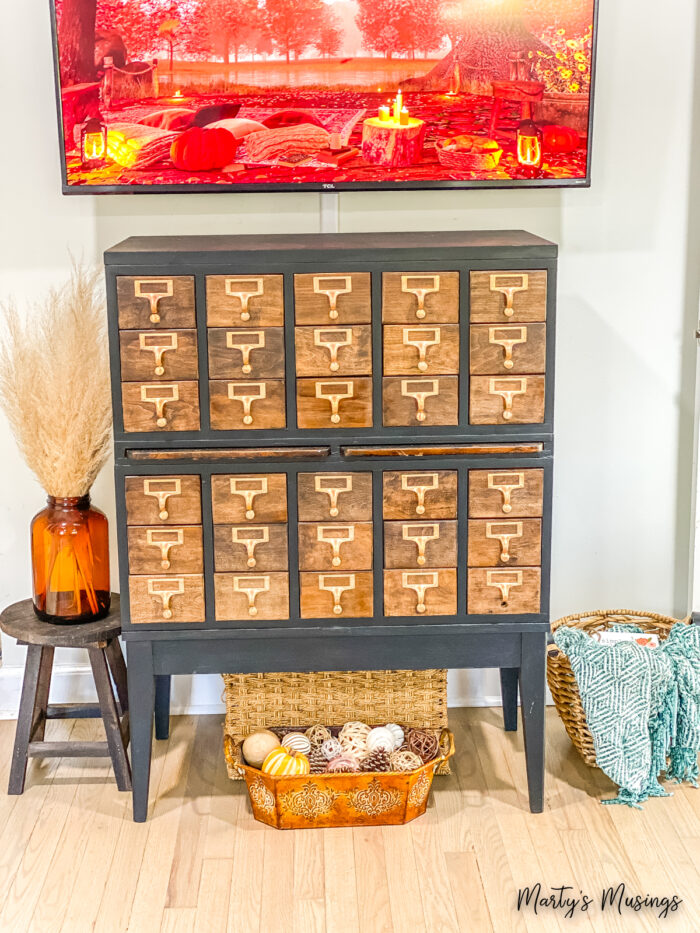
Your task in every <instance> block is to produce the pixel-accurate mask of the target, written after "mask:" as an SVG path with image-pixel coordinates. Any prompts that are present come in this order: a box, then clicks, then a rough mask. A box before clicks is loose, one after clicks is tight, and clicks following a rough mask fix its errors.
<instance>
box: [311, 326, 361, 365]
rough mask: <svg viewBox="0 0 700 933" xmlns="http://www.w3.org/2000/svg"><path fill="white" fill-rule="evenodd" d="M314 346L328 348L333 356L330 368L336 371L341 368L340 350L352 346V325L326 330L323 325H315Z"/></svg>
mask: <svg viewBox="0 0 700 933" xmlns="http://www.w3.org/2000/svg"><path fill="white" fill-rule="evenodd" d="M314 346H315V347H321V348H322V349H324V350H328V352H329V353H330V357H331V359H330V363H329V364H328V368H329V369H330V370H331V372H334V373H335V372H337V371H338V370H339V369H340V363H339V362H338V351H339V350H341V349H342V348H343V347H350V346H352V327H332V328H326V329H325V330H324V329H323V328H322V327H314Z"/></svg>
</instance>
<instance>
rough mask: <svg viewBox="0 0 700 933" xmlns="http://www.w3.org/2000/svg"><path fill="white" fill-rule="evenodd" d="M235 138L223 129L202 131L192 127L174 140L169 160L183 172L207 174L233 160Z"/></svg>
mask: <svg viewBox="0 0 700 933" xmlns="http://www.w3.org/2000/svg"><path fill="white" fill-rule="evenodd" d="M236 145H237V143H236V138H235V137H234V135H233V133H229V131H228V130H225V129H224V128H223V127H220V126H216V127H212V128H211V129H202V128H201V127H199V126H193V127H191V128H190V129H189V130H185V132H184V133H181V134H180V136H178V137H177V139H176V140H174V142H173V144H172V146H171V147H170V158H171V159H172V160H173V164H174V165H175V168H179V169H181V170H182V171H183V172H209V171H211V170H212V169H218V168H223V167H224V166H225V165H228V164H229V162H231V160H232V159H233V157H234V155H235V152H236Z"/></svg>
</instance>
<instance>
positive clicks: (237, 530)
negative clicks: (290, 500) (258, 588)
mask: <svg viewBox="0 0 700 933" xmlns="http://www.w3.org/2000/svg"><path fill="white" fill-rule="evenodd" d="M214 567H215V569H216V570H219V571H224V572H233V573H267V572H269V571H270V570H273V571H279V570H287V569H288V568H289V558H288V554H287V526H286V525H284V524H280V525H255V524H248V525H214Z"/></svg>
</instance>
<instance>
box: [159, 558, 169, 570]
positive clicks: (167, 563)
mask: <svg viewBox="0 0 700 933" xmlns="http://www.w3.org/2000/svg"><path fill="white" fill-rule="evenodd" d="M160 566H161V567H162V568H163V570H167V569H168V568H169V567H170V561H169V560H162V561H161V562H160Z"/></svg>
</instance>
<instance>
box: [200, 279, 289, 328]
mask: <svg viewBox="0 0 700 933" xmlns="http://www.w3.org/2000/svg"><path fill="white" fill-rule="evenodd" d="M207 324H208V325H209V327H282V326H283V325H284V287H283V276H281V275H208V276H207Z"/></svg>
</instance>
